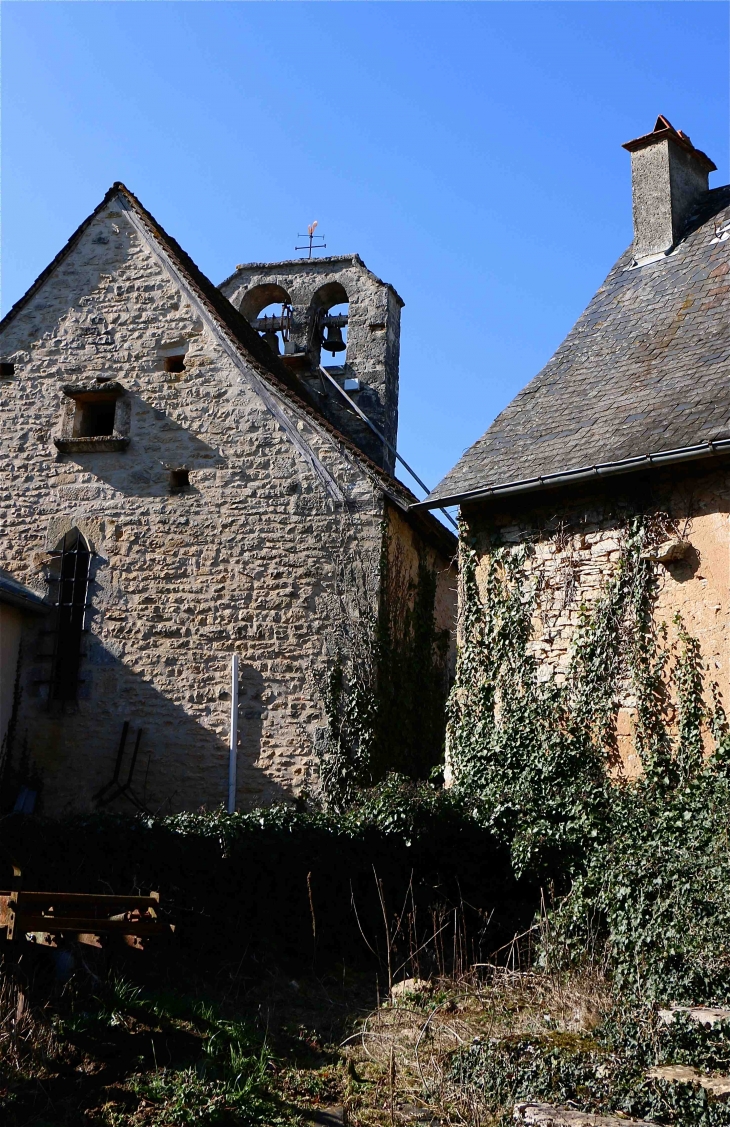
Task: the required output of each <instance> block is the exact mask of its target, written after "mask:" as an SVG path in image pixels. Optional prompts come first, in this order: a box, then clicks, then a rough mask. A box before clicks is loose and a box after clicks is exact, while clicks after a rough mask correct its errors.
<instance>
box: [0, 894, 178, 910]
mask: <svg viewBox="0 0 730 1127" xmlns="http://www.w3.org/2000/svg"><path fill="white" fill-rule="evenodd" d="M14 895H15V896H17V898H18V904H19V906H20V907H25V906H26V905H30V904H33V905H35V904H49V905H51V904H53V905H55V904H78V905H80V906H81V905H84V906H90V905H98V906H99V907H100V908H107V907H109V908H116V907H119V908H132V909H133V908H140V909H142V908H159V906H160V898H159V896H112V895H110V894H108V893H106V892H105V893H96V892H25V891H21V892H17V893H14ZM9 896H10V893H7V892H0V903H1V902H2V900H3V899H4V898H8V897H9Z"/></svg>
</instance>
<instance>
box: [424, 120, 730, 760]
mask: <svg viewBox="0 0 730 1127" xmlns="http://www.w3.org/2000/svg"><path fill="white" fill-rule="evenodd" d="M624 147H625V148H626V149H628V151H629V152H630V153H631V165H632V189H633V218H634V240H633V243H632V245H631V246H630V247H629V248H628V249H627V250H626V251H625V252H624V253H623V254H622V255H621V257H620V258H619V260H618V262H617V263H616V265H615V266H614V267H613V269H612V270H611V271H610V273H609V275H608V277H607V278H606V281H605V282H604V283H603V285H602V286H601V287H600V288H599V290H598V292H597V293H596V294H595V296H594V298H593V299H592V301H591V302H590V304H589V305H588V307H587V309H586V310H585V312H584V313H583V315H582V316H581V317H580V319H579V320H578V322H577V323H576V325H575V326H574V328H573V329H572V330H571V332H570V333H569V334H568V336H567V337H566V339H565V340H564V341H563V343H562V344H561V345H560V347H559V348H558V350H557V352H556V353H555V355H554V356H553V357H552V359H551V360H550V361H549V363H548V364H547V365H546V366H545V367H544V368H543V370H542V371H541V372H540V373H539V374H538V375H537V376H536V377H535V378H534V379H533V380H532V382H531V383H529V384H528V385H527V386H526V387H525V388H524V389H523V390H522V391H521V392H520V393H519V394H518V395H517V396H516V397H515V398H514V399H513V401H512V402H511V403H510V404H509V406H508V407H507V408H506V409H505V410H504V411H503V412H502V413H501V414H500V415H499V416H498V418H497V419H496V420H495V421H494V422H493V423H492V425H491V426H490V427H489V429H488V430H487V432H486V434H484V435H483V437H482V438H480V439H479V440H478V441H477V442H475V443H474V445H473V446H471V447H470V449H468V450H467V451H466V453H465V454H464V456H463V457H462V458H461V460H460V461H459V462H458V463H457V465H456V466H455V467H454V469H452V470H451V471H450V473H448V474H447V475H446V477H445V478H444V479H443V481H441V483H440V484H439V485H438V486H437V487H436V489H435V490H434V491H433V493H432V494H431V495H430V497H429V498H428V500H427V501H426V502H425V503H424V507H429V506H436V505H444V504H447V505H455V504H458V505H460V506H461V516H462V519H463V522H464V527H465V542H466V543H468V544H469V545H470V547H473V549H474V551H475V552H476V554H477V559H478V566H477V580H478V581H481V582H483V580H484V575H485V569H486V562H487V560H488V558H489V557H490V555H491V553H492V552H493V550H494V546H495V545H506V546H508V547H509V546H512V548H514V549H515V550H524V548H523V546H524V545H530V552H529V554H528V557H527V560H526V565H525V566H526V567H527V568H528V570H529V571H530V572H531V574H532V576H533V579H534V586H533V589H534V590H535V592H536V601H535V614H534V617H533V631H534V636H533V640H532V643H531V645H532V649H533V653H534V654H535V655H536V656H537V657H538V659H539V661H540V663H541V667H542V669H543V671H544V672H545V673H546V674H547V673H548V672H549V671H550V670H552V671H553V672H554V673H555V674H556V675H557V677H558V679H559V678H560V676H561V674H563V673H564V672H565V670H566V669H567V666H568V662H569V659H570V654H571V651H572V648H573V645H574V642H575V639H576V630H577V628H578V625H579V622H580V621H581V614H582V610H581V608H582V607H586V606H587V607H590V606H591V605H593V604H594V603H595V600H596V598H597V596H598V593H599V592H600V591H601V590H602V589H603V588H604V587H605V584H606V580H607V579H608V577H609V576H611V575H612V574H613V573H614V571H615V568H616V565H617V562H618V560H619V557H620V555H621V545H622V540H623V538H624V535H625V530H626V528H627V525H628V524H630V522H631V520H632V518H633V517H635V516H637V515H641V517H642V519H643V520H645V521H647V522H648V523H649V524H650V525H651V528H652V532H653V539H652V543H653V545H654V546H653V549H652V550H651V551H650V552H648V555H650V556H651V558H652V559H653V566H654V567H655V568H656V572H657V579H658V584H659V590H658V594H657V599H656V604H655V607H654V614H655V616H656V621H657V622H659V621H663V622H666V623H667V624H668V628H669V630H670V635H671V631H672V630H673V629H674V628H673V626H672V622H673V619H674V618H675V615H676V614H677V613H679V614H680V615H681V617H682V620H683V622H684V626H685V627H686V629H687V630H688V631H689V632H690V633H691V634H692V635H694V636H695V637H696V638H697V639H698V640H699V642H700V646H701V652H702V658H703V662H704V664H705V668H706V671H707V673H708V679H709V680H711V681H715V682H716V684H717V686H718V689H719V692H720V695H721V697H722V699H723V700H724V702H725V707H726V708H727V704H728V701H729V700H730V652H729V647H730V470H729V464H730V187H728V186H726V187H720V188H713V189H710V188H709V182H708V176H709V173H710V172H712V171H714V170H715V165H714V164H713V162H712V161H711V160H710V159H709V158H708V157H707V156H706V155H705V154H704V153H703V152H701V151H700V150H699V149H697V148H695V147H694V145H693V144H692V142H691V141H690V138H689V137H688V136H687V135H686V134H684V133H683V132H681V131H680V130H676V129H674V128H673V127H672V125H671V124H670V123H669V122H668V121H667V119H666V118H664V117H659V118H658V119H657V122H656V125H655V127H654V129H653V131H652V132H651V133H648V134H646V135H645V136H642V137H639V138H637V139H636V140H634V141H630V142H628V143H627V144H626V145H625V146H624ZM675 636H676V633H675ZM619 705H620V707H619V708H618V715H617V728H618V743H619V746H620V750H621V753H622V756H623V759H624V762H625V764H627V765H628V767H629V769H634V768H635V767H636V764H635V761H632V757H633V745H632V733H633V730H634V722H635V718H636V717H635V701H634V700H633V699H632V695H631V691H630V686H628V685H627V686H626V693H625V694H624V696H623V698H622V700H621V701H620V702H619Z"/></svg>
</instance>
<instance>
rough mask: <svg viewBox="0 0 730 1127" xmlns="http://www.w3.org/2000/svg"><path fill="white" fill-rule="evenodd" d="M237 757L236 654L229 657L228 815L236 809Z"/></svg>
mask: <svg viewBox="0 0 730 1127" xmlns="http://www.w3.org/2000/svg"><path fill="white" fill-rule="evenodd" d="M237 757H238V654H232V655H231V741H230V743H229V745H228V813H229V814H232V813H233V812H234V810H235V809H236V760H237Z"/></svg>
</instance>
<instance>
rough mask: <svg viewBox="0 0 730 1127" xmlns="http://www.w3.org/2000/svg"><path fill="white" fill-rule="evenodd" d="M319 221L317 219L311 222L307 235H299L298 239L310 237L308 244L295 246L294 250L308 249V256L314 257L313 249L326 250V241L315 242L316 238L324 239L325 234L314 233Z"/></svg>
mask: <svg viewBox="0 0 730 1127" xmlns="http://www.w3.org/2000/svg"><path fill="white" fill-rule="evenodd" d="M317 222H318V221H317V220H316V219H315V221H314V223H310V224H309V226H308V227H307V234H306V235H297V238H298V239H307V238H308V239H309V242H308V244H307V246H304V247H294V250H308V251H309V254H308V255H307V258H311V257H312V251H313V250H324V249H325V248H326V246H327V244H326V243H325V242H321V243H315V241H314V240H315V239H324V235H315V233H314V231H315V228H316V227H317Z"/></svg>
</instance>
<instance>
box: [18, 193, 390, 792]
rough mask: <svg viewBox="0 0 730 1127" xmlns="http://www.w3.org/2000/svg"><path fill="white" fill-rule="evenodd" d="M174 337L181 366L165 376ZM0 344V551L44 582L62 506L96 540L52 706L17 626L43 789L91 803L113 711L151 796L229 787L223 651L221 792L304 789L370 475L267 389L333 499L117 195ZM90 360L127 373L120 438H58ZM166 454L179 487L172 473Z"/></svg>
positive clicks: (375, 541)
mask: <svg viewBox="0 0 730 1127" xmlns="http://www.w3.org/2000/svg"><path fill="white" fill-rule="evenodd" d="M178 349H180V350H182V349H184V350H185V351H186V362H185V371H184V372H183V373H182V374H179V375H176V374H166V373H165V372H164V370H163V367H164V365H163V358H164V354H165V352H168V353H169V352H172V351H177V350H178ZM2 353H3V356H4V357H5V358H7V359H10V360H13V361H14V362H15V364H16V371H15V375H14V376H13V377H12V378H11V379H9V380H2V381H0V449H2V451H3V454H2V460H1V461H0V473H1V478H0V544H1V545H2V549H1V552H2V558H0V566H4V567H6V568H7V569H8V571H10V572H11V573H12V575H14V576H15V577H17V578H18V579H19V580H21V581H23V582H25V583H27V584H28V585H29V586H31V587H33V588H34V589H35V590H37V591H39V592H41V593H45V592H46V591H47V586H46V580H45V574H46V569H47V566H48V562H49V557H48V554H47V553H48V551H49V550H50V549H52V548H54V547H55V546H56V544H57V543H58V541H59V539H60V537H61V536H62V535H63V533H64V532H65V531H66V530H67V529H68V528H69V527H70V526H71V525H77V526H78V527H79V528H80V529H81V530H82V531H83V532H84V534H85V535H86V536H87V538H88V539H89V540H90V541H91V544H92V546H93V548H94V550H95V552H96V553H97V555H96V556H95V558H94V561H93V584H92V588H91V598H92V603H93V609H92V611H91V613H90V619H89V627H90V628H89V633H88V634H87V635H86V637H85V641H84V649H85V656H84V659H83V662H82V669H81V677H82V678H83V683H82V684H81V686H80V691H79V701H78V703H77V705H72V706H67V708H66V712H65V713H62V712H61V710H60V706H59V705H58V704H55V705H53V706H52V707H51V708H50V709H49V708H48V705H47V700H46V698H47V695H48V677H49V670H50V662H49V660H48V659H47V657H44V655H45V654H48V652H49V650H50V647H51V646H52V638H51V637H50V636H49V635H47V634H46V635H43V634H42V633H41V631H42V629H43V628H42V627H39V626H38V625H36V624H34V625H33V628H32V632H31V633H29V634H27V636H26V639H25V647H24V655H25V656H24V665H23V699H22V714H21V718H20V723H19V736H20V741H21V742H22V741H23V740H24V739H26V738H27V748H28V753H29V755H30V757H31V759H32V760H33V761H34V762H35V764H36V765H37V768H38V770H39V771H40V773H41V775H42V776H43V779H44V808H45V809H46V810H47V811H49V812H52V813H55V812H59V811H61V810H64V809H68V808H76V809H79V808H81V809H83V808H87V807H88V806H89V805H90V802H91V796H92V795H93V793H94V792H95V791H96V790H97V789H98V788H100V787H101V786H102V785H103V784H104V783H106V782H108V781H109V780H110V779H111V776H112V771H113V766H114V759H115V754H116V749H117V746H118V743H119V738H120V733H121V728H122V723H123V721H124V720H127V719H128V720H129V721H130V724H131V737H130V744H128V749H127V750H128V752H129V750H130V748H131V739H132V738H133V737H134V736H135V735H136V730H137V729H138V728H140V727H141V728H142V729H143V732H144V734H143V738H142V742H141V745H140V756H139V761H138V765H137V771H136V775H135V780H134V786H135V788H136V790H137V791H138V793H139V794H140V796H142V795H143V792H144V798H145V801H146V804H147V806H148V807H149V808H150V809H152V810H155V809H158V808H162V809H191V808H193V809H194V808H197V807H198V806H200V805H201V804H203V803H206V804H208V805H210V806H216V805H218V804H220V803H221V802H225V799H226V788H227V772H228V750H227V742H228V728H229V709H230V700H229V690H230V684H229V666H230V654H231V652H232V651H233V650H234V648H235V651H236V652H237V653H238V654H239V656H240V661H241V677H240V708H239V724H240V730H241V746H240V753H239V787H238V795H239V804H240V805H243V806H245V805H251V804H252V803H254V802H255V801H271V800H275V799H276V798H278V797H280V796H282V795H284V794H288V793H291V792H292V791H296V790H298V789H301V788H302V787H303V786H304V785H306V784H307V783H309V782H310V776H311V773H312V767H313V755H312V750H311V749H312V742H313V738H314V735H315V732H316V729H317V727H318V726H320V725H321V724H322V723H323V715H322V710H321V706H320V700H319V693H318V691H317V687H316V683H315V681H316V673H317V670H318V669H321V668H322V665H323V661H324V659H325V651H326V644H327V632H328V623H329V620H330V614H331V603H332V598H333V584H334V579H335V571H336V567H337V564H336V562H335V558H336V556H337V555H338V554H341V553H342V552H343V551H344V552H346V553H360V554H361V555H362V557H363V559H364V560H365V561H366V562H367V564H368V566H376V565H377V560H378V558H379V551H380V537H381V518H382V500H381V497H380V494H379V493H378V492H377V491H375V490H374V489H373V487H372V485H371V482H370V481H369V479H368V478H367V477H366V476H365V474H364V473H363V471H362V469H361V468H360V467H359V466H358V465H357V464H356V463H354V461H353V460H352V459H351V458H350V456H349V455H348V454H347V453H346V452H343V451H342V449H341V448H340V447H339V446H338V444H337V443H336V441H335V440H334V439H333V438H332V437H331V436H329V435H327V434H325V433H324V432H320V431H319V430H318V429H317V428H316V426H315V425H314V424H313V423H312V422H311V421H310V420H309V419H307V418H306V416H305V415H304V414H301V415H298V414H297V411H296V408H294V407H292V406H291V405H290V404H286V403H284V406H283V409H284V411H285V413H286V414H287V416H288V417H289V418H290V419H291V420H293V423H294V426H295V427H296V430H297V433H298V434H299V435H300V436H301V438H302V439H303V440H305V441H306V442H308V443H309V444H310V445H311V448H312V449H313V450H314V451H315V452H316V454H317V455H318V456H319V457H320V458H321V461H322V463H324V464H326V465H327V467H328V468H329V470H330V472H331V473H332V475H333V476H334V477H335V478H336V480H337V482H338V484H339V486H340V488H341V490H342V491H343V493H344V494H345V496H346V497H347V500H348V504H347V507H346V510H345V509H343V507H342V506H341V505H340V506H339V508H338V507H337V506H336V505H335V504H334V503H333V501H332V498H331V497H329V496H328V495H327V493H326V491H325V489H324V488H323V486H322V483H321V481H320V480H319V479H318V478H317V477H316V476H315V474H314V473H313V471H312V469H311V467H310V466H309V465H308V464H307V463H306V462H305V461H304V460H303V458H302V457H301V456H300V454H299V453H298V452H297V451H296V450H295V448H294V446H293V445H292V442H291V440H290V438H289V437H288V436H287V435H286V434H285V433H284V431H283V430H282V428H281V426H280V425H279V424H278V423H277V422H276V421H275V420H274V419H273V417H272V415H271V413H270V412H269V411H268V410H267V409H266V407H265V406H264V405H263V404H262V402H261V400H260V398H259V397H258V396H257V394H256V393H255V392H254V391H253V390H252V388H251V386H250V384H249V383H248V382H247V380H246V378H245V376H242V375H241V373H240V372H239V371H237V370H236V368H235V366H234V364H233V362H232V361H231V360H230V359H229V357H228V356H227V355H226V353H225V352H224V350H223V349H221V347H220V346H219V344H218V343H217V341H216V339H215V337H214V335H213V334H212V333H211V332H210V331H209V329H208V328H207V327H206V326H205V324H204V323H203V320H202V319H201V316H200V315H199V313H198V311H196V309H195V308H193V307H191V305H190V304H189V302H188V301H187V299H186V297H185V295H184V294H182V293H181V292H180V290H179V289H178V287H177V286H176V284H175V283H174V282H173V281H172V280H171V278H170V276H169V275H168V273H167V272H166V271H165V270H164V269H163V268H162V267H161V266H160V264H159V262H158V261H157V260H156V258H155V257H154V256H153V254H152V253H151V252H150V250H149V248H148V247H147V246H146V245H145V243H144V242H143V241H142V240H141V239H140V237H139V235H138V234H136V233H135V231H134V230H133V228H132V227H131V225H130V222H129V220H128V218H127V217H126V215H125V214H124V213H123V212H122V210H120V209H119V208H118V207H117V206H115V202H114V200H112V202H111V204H110V205H109V206H108V207H106V208H105V209H104V210H103V211H102V212H101V213H100V214H99V216H97V218H96V219H94V220H93V221H92V223H91V225H90V226H89V227H88V228H87V229H86V231H85V232H84V233H83V234H82V235H81V237H80V240H79V242H78V243H77V245H76V246H75V248H74V249H73V250H72V251H71V253H70V255H69V257H67V258H66V260H65V261H64V262H62V263H61V264H60V265H59V267H58V268H57V269H56V271H55V272H54V274H53V275H52V276H51V277H50V278H49V279H48V280H47V281H46V282H45V284H44V285H43V286H42V288H41V289H40V290H39V291H38V292H37V293H36V294H35V295H34V296H33V297H32V298H31V300H30V302H29V303H28V304H27V305H26V306H25V308H23V309H22V310H21V311H20V312H19V313H18V314H17V315H16V316H15V317H14V319H13V320H12V321H11V322H10V324H9V325H8V327H7V329H6V332H5V334H4V339H3V342H2ZM97 374H100V375H105V376H111V377H113V378H115V379H117V380H119V382H120V383H122V384H123V385H124V387H125V388H126V389H127V390H128V399H129V401H130V402H131V444H130V446H129V448H128V449H127V450H126V451H125V452H119V453H93V454H92V453H82V454H59V453H58V452H57V451H56V448H55V447H54V445H53V441H52V438H53V435H54V433H56V432H57V431H58V427H59V422H60V418H61V412H62V407H63V403H64V401H65V397H64V395H63V393H62V391H61V385H62V384H64V383H69V382H71V383H87V382H93V380H94V378H95V376H96V375H97ZM176 466H186V467H188V468H189V470H190V480H191V484H192V489H191V490H190V492H189V493H183V494H177V495H171V494H170V492H169V486H168V482H169V469H170V468H171V467H176ZM125 770H126V767H125ZM125 770H123V775H124V774H125Z"/></svg>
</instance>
